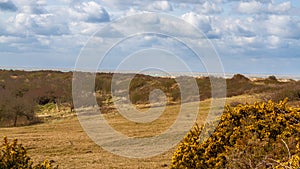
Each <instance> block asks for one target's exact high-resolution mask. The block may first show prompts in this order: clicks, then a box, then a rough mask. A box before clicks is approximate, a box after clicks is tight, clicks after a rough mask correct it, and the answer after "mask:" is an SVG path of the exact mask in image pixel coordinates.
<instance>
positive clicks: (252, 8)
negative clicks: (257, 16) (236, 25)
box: [237, 1, 262, 14]
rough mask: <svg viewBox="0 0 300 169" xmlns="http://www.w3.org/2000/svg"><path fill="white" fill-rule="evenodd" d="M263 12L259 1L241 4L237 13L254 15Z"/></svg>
mask: <svg viewBox="0 0 300 169" xmlns="http://www.w3.org/2000/svg"><path fill="white" fill-rule="evenodd" d="M261 10H262V4H261V3H260V2H257V1H249V2H240V3H239V4H238V6H237V11H238V12H239V13H245V14H253V13H258V12H261Z"/></svg>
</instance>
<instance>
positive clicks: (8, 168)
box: [0, 137, 58, 169]
mask: <svg viewBox="0 0 300 169" xmlns="http://www.w3.org/2000/svg"><path fill="white" fill-rule="evenodd" d="M17 142H18V141H17V139H14V140H13V141H12V143H9V141H8V139H7V137H4V142H3V145H2V146H1V149H0V150H1V151H0V169H57V168H58V167H57V166H56V167H53V166H52V165H51V163H50V162H49V161H48V160H45V161H44V162H42V163H40V164H37V165H33V162H32V160H31V158H30V157H29V156H28V154H27V150H26V148H25V147H24V146H23V145H22V144H18V143H17Z"/></svg>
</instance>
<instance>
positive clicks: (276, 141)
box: [171, 100, 300, 169]
mask: <svg viewBox="0 0 300 169" xmlns="http://www.w3.org/2000/svg"><path fill="white" fill-rule="evenodd" d="M299 121H300V109H299V108H292V107H290V106H288V105H287V100H284V101H281V102H279V103H274V102H272V101H269V102H267V103H265V102H262V103H255V104H251V105H250V104H246V105H242V104H240V105H237V106H236V107H230V106H227V107H226V109H225V111H224V113H223V115H222V117H221V118H220V121H219V123H216V124H207V125H206V127H205V128H204V127H203V126H201V127H198V126H197V125H196V126H195V127H194V129H192V130H191V131H190V133H189V134H188V135H187V136H186V137H185V138H184V140H183V141H182V142H181V144H180V145H179V147H178V149H177V151H176V152H175V153H174V155H173V158H172V167H171V168H174V169H180V168H198V169H201V168H203V169H207V168H233V169H250V168H293V169H298V168H299V167H300V123H299ZM212 126H216V129H215V130H213V128H214V127H212ZM201 132H202V135H201ZM203 133H204V134H203ZM201 136H202V137H201ZM204 138H207V140H205V139H204Z"/></svg>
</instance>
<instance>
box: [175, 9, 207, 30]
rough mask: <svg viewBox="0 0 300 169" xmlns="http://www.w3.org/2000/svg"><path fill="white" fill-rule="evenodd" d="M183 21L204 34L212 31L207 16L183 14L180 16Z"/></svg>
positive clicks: (191, 13) (192, 13)
mask: <svg viewBox="0 0 300 169" xmlns="http://www.w3.org/2000/svg"><path fill="white" fill-rule="evenodd" d="M181 18H182V19H183V20H185V21H186V22H188V23H190V24H192V25H194V26H196V27H197V28H199V29H200V30H202V31H203V32H204V33H207V32H209V31H211V30H212V28H211V19H210V17H209V16H206V15H198V14H196V13H194V12H189V13H186V14H183V15H182V16H181Z"/></svg>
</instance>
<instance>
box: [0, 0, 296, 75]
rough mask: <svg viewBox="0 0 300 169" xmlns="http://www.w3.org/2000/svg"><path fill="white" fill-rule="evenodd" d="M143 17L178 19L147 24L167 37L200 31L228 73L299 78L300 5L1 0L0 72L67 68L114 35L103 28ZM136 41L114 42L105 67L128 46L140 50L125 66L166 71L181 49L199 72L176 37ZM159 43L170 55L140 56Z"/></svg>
mask: <svg viewBox="0 0 300 169" xmlns="http://www.w3.org/2000/svg"><path fill="white" fill-rule="evenodd" d="M148 12H152V13H157V14H168V15H170V16H174V17H177V18H178V19H181V20H183V22H180V21H179V20H174V21H177V22H172V26H170V25H168V24H166V23H165V22H168V21H167V20H163V19H161V20H160V21H159V22H155V23H153V24H158V25H159V26H160V27H162V25H164V26H168V29H169V30H168V31H169V32H170V31H171V30H172V29H175V30H177V28H178V27H179V26H180V25H182V24H183V23H185V22H187V23H189V24H191V25H192V26H194V27H195V28H197V30H200V32H202V33H203V34H204V35H205V37H206V38H207V39H208V41H209V42H210V43H211V45H212V46H213V48H214V49H215V51H216V53H217V54H218V56H219V58H220V60H221V64H222V65H223V69H224V71H225V72H226V73H250V74H260V73H262V74H293V75H298V74H300V66H299V63H300V1H299V0H290V1H287V0H241V1H239V0H185V1H179V0H169V1H153V0H151V1H150V0H143V1H136V0H87V1H85V0H0V59H1V62H0V68H5V69H15V68H24V69H31V68H34V69H66V70H73V69H74V67H75V65H76V61H77V60H78V56H80V54H81V53H82V51H83V50H85V48H87V47H86V46H87V44H89V42H90V40H91V39H94V40H95V39H96V38H95V34H97V32H99V31H100V32H102V34H100V35H103V36H104V35H105V36H111V37H109V38H113V36H114V35H113V34H109V33H107V34H105V33H103V32H104V31H103V30H106V29H105V28H107V25H110V24H112V23H114V22H117V21H118V20H120V18H121V20H122V18H123V21H127V22H126V26H125V27H124V28H123V29H125V28H126V29H133V30H126V31H129V32H130V31H132V32H134V28H133V27H134V25H136V23H138V22H145V20H146V21H147V18H141V17H140V18H139V17H138V19H135V20H134V22H133V21H132V20H130V22H129V20H126V16H134V15H137V14H141V13H148ZM186 25H187V26H186V27H189V26H188V24H186ZM135 29H136V28H135ZM183 29H184V28H183ZM183 29H182V30H183ZM109 31H110V32H111V30H108V32H109ZM100 35H99V36H100ZM142 36H143V37H142V38H140V37H139V36H135V37H134V38H131V39H130V38H129V40H127V41H124V43H123V44H119V45H116V46H115V48H114V50H115V51H112V52H110V54H108V55H107V56H106V57H107V58H106V59H105V62H103V64H102V67H103V69H104V68H105V69H112V70H113V69H115V68H116V66H117V65H118V64H119V63H120V60H122V59H124V58H126V57H127V56H128V54H130V53H129V51H130V52H132V53H134V52H135V51H133V50H131V49H135V50H136V51H142V52H138V53H137V54H136V55H133V56H134V57H137V59H131V60H130V63H131V64H129V65H128V67H132V68H133V67H134V66H133V65H140V63H142V62H145V61H146V62H148V63H151V65H152V66H155V61H157V60H159V58H160V57H157V56H158V55H160V54H161V55H162V57H161V58H163V59H165V60H166V58H167V60H168V61H163V63H166V64H165V65H168V64H167V63H169V62H170V63H169V67H172V64H173V63H172V56H174V53H173V54H172V51H173V49H176V50H178V49H182V50H181V54H184V56H180V57H181V61H184V62H186V64H187V65H188V66H189V67H190V69H191V70H192V71H198V72H202V71H205V69H203V68H205V63H204V66H203V65H198V64H196V63H197V62H195V56H194V54H193V53H192V52H186V51H185V50H186V49H183V48H184V47H183V46H184V45H183V46H180V44H179V43H178V42H174V38H173V41H172V40H169V39H170V38H168V37H163V36H152V35H142ZM100 38H102V39H103V37H100ZM149 39H150V40H149ZM194 39H195V38H194ZM199 41H200V40H199ZM174 43H176V45H175V46H174ZM161 45H166V46H172V47H173V48H170V51H169V52H168V51H164V50H155V51H154V52H153V53H151V52H150V53H149V52H148V53H147V52H145V51H148V49H149V48H153V47H155V46H156V47H157V46H161ZM98 48H101V43H99V44H98ZM129 49H130V50H129ZM168 49H169V48H168ZM159 51H161V53H160V52H159ZM125 53H126V54H127V55H126V56H123V55H125ZM179 53H180V52H179ZM164 54H165V57H163V55H164ZM154 55H155V56H154ZM142 57H144V58H145V59H141V58H142ZM206 57H208V58H209V57H213V56H210V55H206ZM138 58H139V59H138ZM174 58H176V56H174ZM174 60H176V59H174ZM160 63H161V62H160ZM170 65H171V66H170ZM137 67H138V66H137ZM174 67H178V64H177V61H176V63H175V61H174V66H173V67H172V68H170V70H172V71H182V70H180V69H178V70H176V69H174ZM179 67H180V66H179Z"/></svg>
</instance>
